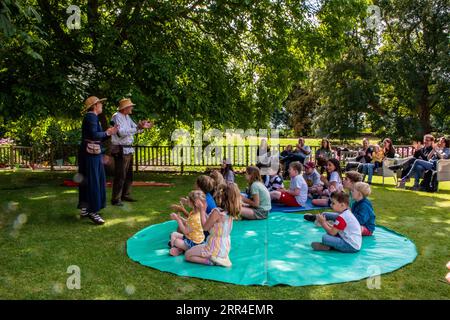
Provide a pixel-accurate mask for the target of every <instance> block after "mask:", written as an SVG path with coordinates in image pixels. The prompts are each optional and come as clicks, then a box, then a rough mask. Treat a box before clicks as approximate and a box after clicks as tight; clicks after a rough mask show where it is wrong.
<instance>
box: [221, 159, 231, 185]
mask: <svg viewBox="0 0 450 320" xmlns="http://www.w3.org/2000/svg"><path fill="white" fill-rule="evenodd" d="M220 173H221V174H222V176H223V178H224V179H225V182H226V183H234V170H233V166H232V165H231V161H230V160H229V159H223V162H222V168H221V169H220Z"/></svg>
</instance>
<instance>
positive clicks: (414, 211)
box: [0, 172, 450, 299]
mask: <svg viewBox="0 0 450 320" xmlns="http://www.w3.org/2000/svg"><path fill="white" fill-rule="evenodd" d="M72 175H73V173H48V172H34V173H32V172H16V173H12V172H0V194H1V198H0V208H1V211H0V212H1V213H0V299H450V286H449V284H446V283H444V282H441V281H440V280H443V279H444V276H445V274H446V273H447V272H448V270H447V269H446V268H445V265H446V263H447V262H448V261H449V260H450V242H449V234H450V183H443V184H441V191H440V192H439V193H437V194H428V193H422V192H413V191H406V190H396V189H395V188H394V187H393V182H390V183H391V184H390V185H387V186H385V187H383V186H382V185H381V184H378V183H380V182H381V179H379V178H375V185H374V187H373V194H372V196H371V199H372V200H373V203H374V207H375V210H376V213H377V222H378V224H381V225H384V226H386V227H389V228H391V229H393V230H395V231H397V232H399V233H402V234H404V235H406V236H407V237H409V238H410V239H412V240H413V241H414V242H415V244H416V246H417V249H418V252H419V255H418V257H417V259H416V261H415V262H414V263H413V264H411V265H408V266H406V267H404V268H402V269H400V270H397V271H395V272H393V273H390V274H387V275H383V276H382V278H381V289H379V290H377V289H373V290H370V289H368V288H367V285H366V281H364V280H363V281H357V282H351V283H344V284H337V285H327V286H309V287H287V286H277V287H259V286H252V287H245V286H237V285H231V284H225V283H219V282H213V281H208V280H201V279H190V278H183V277H178V276H174V275H171V274H168V273H163V272H160V271H157V270H153V269H150V268H147V267H144V266H141V265H139V264H136V263H134V262H132V261H131V260H130V259H128V257H127V256H126V253H125V247H124V245H125V242H126V240H127V239H128V238H129V237H130V236H132V235H133V234H134V233H136V232H137V231H139V230H140V229H142V228H144V227H146V226H148V225H151V224H155V223H160V222H163V221H166V220H168V215H169V212H170V211H169V205H170V204H171V203H173V202H175V201H177V199H178V198H179V197H180V196H182V195H185V194H186V193H187V192H188V191H190V190H191V187H192V185H193V183H194V180H195V176H193V175H183V176H180V175H169V174H164V175H163V174H139V176H138V177H137V178H136V179H137V180H138V179H139V180H147V181H148V180H154V181H163V182H171V183H174V184H175V185H176V186H175V187H165V188H161V187H153V188H135V189H134V196H135V197H136V198H138V199H139V200H140V201H139V202H137V203H135V204H131V205H128V206H125V207H123V208H117V207H114V208H113V207H111V206H108V207H107V208H106V209H105V210H104V211H103V214H104V217H105V218H106V219H107V223H106V224H105V225H104V226H94V225H92V224H91V223H90V222H89V221H85V220H83V221H80V219H79V217H78V210H77V209H76V203H77V189H73V188H67V187H62V186H59V185H60V184H61V182H62V180H63V179H64V178H71V177H72ZM238 182H239V184H240V186H241V187H243V186H244V184H243V179H242V177H239V179H238ZM110 192H111V189H110V188H108V197H109V196H110ZM19 222H21V223H19ZM70 265H77V266H79V267H80V269H81V290H68V289H67V288H66V280H67V278H68V276H69V274H68V273H67V268H68V267H69V266H70ZM217 270H218V272H220V268H219V267H218V269H217Z"/></svg>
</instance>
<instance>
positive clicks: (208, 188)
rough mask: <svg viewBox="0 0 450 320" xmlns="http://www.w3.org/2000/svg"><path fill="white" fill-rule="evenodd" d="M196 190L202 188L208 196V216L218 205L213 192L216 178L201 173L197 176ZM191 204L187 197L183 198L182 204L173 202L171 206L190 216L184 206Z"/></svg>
mask: <svg viewBox="0 0 450 320" xmlns="http://www.w3.org/2000/svg"><path fill="white" fill-rule="evenodd" d="M194 189H195V190H201V191H203V193H204V194H205V196H206V215H207V216H208V215H209V214H210V213H211V210H212V209H214V208H215V207H217V206H216V202H215V201H214V197H213V196H212V193H213V192H214V180H213V179H212V178H211V177H208V176H205V175H201V176H199V177H198V178H197V180H196V182H195V184H194ZM187 205H189V200H188V199H187V198H181V199H180V204H173V205H172V206H171V207H170V208H171V209H172V210H174V211H176V212H181V213H183V214H184V216H185V217H187V216H188V214H189V213H188V211H187V210H186V209H185V208H184V207H185V206H187Z"/></svg>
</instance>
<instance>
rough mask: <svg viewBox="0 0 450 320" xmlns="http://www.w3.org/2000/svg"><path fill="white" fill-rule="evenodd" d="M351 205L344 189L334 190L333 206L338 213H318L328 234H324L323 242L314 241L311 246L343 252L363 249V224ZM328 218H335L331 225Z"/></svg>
mask: <svg viewBox="0 0 450 320" xmlns="http://www.w3.org/2000/svg"><path fill="white" fill-rule="evenodd" d="M348 205H349V197H348V195H347V194H346V193H344V192H342V191H338V192H333V193H332V195H331V208H333V210H334V211H335V212H336V213H334V214H333V213H327V214H326V215H325V214H319V215H317V221H318V223H319V224H320V225H321V226H322V227H323V228H324V229H325V231H326V232H327V234H325V235H323V236H322V242H313V243H311V246H312V248H313V249H314V250H317V251H327V250H331V249H335V250H338V251H341V252H347V253H354V252H358V251H359V250H360V249H361V244H362V235H361V226H360V224H359V222H358V220H357V219H356V218H355V216H354V215H353V214H352V212H351V211H350V209H349V208H348ZM327 220H334V224H333V225H332V226H330V225H329V224H328V222H327Z"/></svg>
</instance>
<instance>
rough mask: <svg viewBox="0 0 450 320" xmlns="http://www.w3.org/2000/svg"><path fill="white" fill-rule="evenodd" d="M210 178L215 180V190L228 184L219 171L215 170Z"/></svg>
mask: <svg viewBox="0 0 450 320" xmlns="http://www.w3.org/2000/svg"><path fill="white" fill-rule="evenodd" d="M209 176H210V177H211V178H212V179H213V180H214V189H216V188H217V186H219V185H221V184H226V181H225V179H224V178H223V175H222V174H221V173H220V171H218V170H213V171H212V172H211V173H210V174H209Z"/></svg>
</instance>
